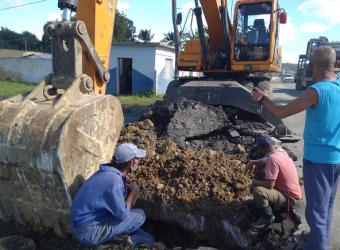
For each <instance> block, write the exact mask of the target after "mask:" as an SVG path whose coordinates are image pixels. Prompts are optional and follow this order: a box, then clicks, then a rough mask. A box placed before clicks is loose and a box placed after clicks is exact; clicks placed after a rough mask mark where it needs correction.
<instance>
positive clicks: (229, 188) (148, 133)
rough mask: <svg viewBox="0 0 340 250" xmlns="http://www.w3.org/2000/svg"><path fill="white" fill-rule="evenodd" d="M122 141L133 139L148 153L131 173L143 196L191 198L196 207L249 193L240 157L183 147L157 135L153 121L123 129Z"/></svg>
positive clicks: (188, 199) (180, 199)
mask: <svg viewBox="0 0 340 250" xmlns="http://www.w3.org/2000/svg"><path fill="white" fill-rule="evenodd" d="M120 142H133V143H135V144H136V145H138V146H139V147H141V148H144V149H146V150H147V152H148V155H147V157H146V159H145V160H143V162H142V163H141V164H142V166H140V167H138V168H137V169H136V170H135V171H134V172H133V173H132V174H131V176H130V178H131V179H132V180H133V181H136V182H137V184H138V185H139V186H140V187H141V188H142V189H143V193H142V195H143V198H145V199H150V200H160V201H162V202H164V203H173V202H175V201H176V202H177V201H183V202H192V203H193V205H194V206H195V207H197V208H202V207H205V206H207V204H211V203H218V204H226V203H230V202H232V201H235V200H238V201H239V200H241V199H242V198H244V197H247V196H249V194H250V192H249V187H250V184H251V179H250V176H248V175H246V174H245V173H244V171H243V165H242V163H241V162H240V161H238V160H233V159H230V158H228V156H227V155H226V154H224V153H223V152H219V151H213V150H193V149H190V148H189V149H181V148H179V147H177V145H176V143H174V142H173V141H172V140H170V139H167V140H164V139H157V137H156V136H155V132H154V126H153V123H152V122H151V121H150V120H144V121H142V122H138V123H135V124H131V125H130V126H128V127H127V128H126V129H125V130H123V132H122V134H121V137H120Z"/></svg>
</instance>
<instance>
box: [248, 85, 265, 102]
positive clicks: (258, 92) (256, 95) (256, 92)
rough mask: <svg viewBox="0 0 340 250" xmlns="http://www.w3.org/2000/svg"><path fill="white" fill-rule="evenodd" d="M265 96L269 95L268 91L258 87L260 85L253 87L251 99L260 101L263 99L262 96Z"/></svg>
mask: <svg viewBox="0 0 340 250" xmlns="http://www.w3.org/2000/svg"><path fill="white" fill-rule="evenodd" d="M263 96H268V93H267V91H265V90H262V89H260V88H258V87H254V88H253V91H252V92H251V99H252V100H253V101H256V102H258V101H260V100H261V98H262V97H263Z"/></svg>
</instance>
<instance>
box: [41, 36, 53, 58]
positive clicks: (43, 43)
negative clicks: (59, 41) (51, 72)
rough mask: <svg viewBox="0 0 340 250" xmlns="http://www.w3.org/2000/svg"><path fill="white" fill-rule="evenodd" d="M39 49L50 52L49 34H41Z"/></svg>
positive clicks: (50, 41)
mask: <svg viewBox="0 0 340 250" xmlns="http://www.w3.org/2000/svg"><path fill="white" fill-rule="evenodd" d="M41 50H42V51H43V52H47V53H51V52H52V40H51V38H50V36H49V35H46V34H43V36H42V38H41Z"/></svg>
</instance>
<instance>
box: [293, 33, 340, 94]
mask: <svg viewBox="0 0 340 250" xmlns="http://www.w3.org/2000/svg"><path fill="white" fill-rule="evenodd" d="M321 46H330V47H332V48H334V49H335V52H336V58H337V62H338V65H337V68H336V72H337V73H339V72H340V69H339V62H340V42H329V40H328V38H327V37H324V36H320V37H319V38H313V39H310V40H309V41H308V44H307V50H306V54H305V55H300V56H299V61H298V65H297V69H296V74H295V88H296V89H297V90H303V89H306V88H307V87H308V86H309V85H311V84H312V83H313V77H312V72H311V70H310V67H309V62H310V58H311V56H312V53H313V52H314V50H315V49H316V48H319V47H321Z"/></svg>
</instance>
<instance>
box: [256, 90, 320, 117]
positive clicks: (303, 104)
mask: <svg viewBox="0 0 340 250" xmlns="http://www.w3.org/2000/svg"><path fill="white" fill-rule="evenodd" d="M266 95H267V93H266V92H265V91H263V90H261V89H259V88H256V87H255V88H254V89H253V92H252V99H253V100H255V101H259V100H260V99H261V98H262V97H263V96H266ZM261 103H262V105H263V106H264V107H265V108H266V109H267V110H268V111H269V112H271V113H273V114H274V115H275V116H277V117H279V118H285V117H288V116H291V115H294V114H297V113H300V112H301V111H303V110H305V109H307V108H309V107H311V106H316V105H317V104H318V95H317V92H316V91H315V90H313V89H308V90H306V91H304V92H303V93H302V95H301V96H300V97H298V98H296V99H294V100H293V101H291V102H289V103H288V104H287V105H279V104H276V103H274V102H273V101H271V100H270V99H269V98H264V99H263V101H262V102H261Z"/></svg>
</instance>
